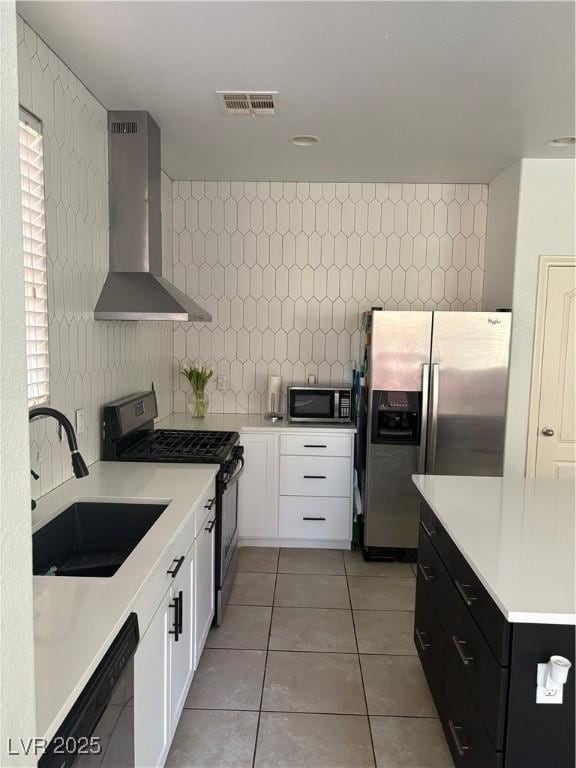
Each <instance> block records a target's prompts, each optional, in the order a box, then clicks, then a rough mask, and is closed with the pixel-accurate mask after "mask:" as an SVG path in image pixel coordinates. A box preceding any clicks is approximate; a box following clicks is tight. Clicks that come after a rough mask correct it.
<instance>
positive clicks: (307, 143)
mask: <svg viewBox="0 0 576 768" xmlns="http://www.w3.org/2000/svg"><path fill="white" fill-rule="evenodd" d="M290 141H291V142H292V144H296V146H297V147H313V146H314V144H318V142H319V141H320V139H319V138H318V136H293V137H292V138H291V139H290Z"/></svg>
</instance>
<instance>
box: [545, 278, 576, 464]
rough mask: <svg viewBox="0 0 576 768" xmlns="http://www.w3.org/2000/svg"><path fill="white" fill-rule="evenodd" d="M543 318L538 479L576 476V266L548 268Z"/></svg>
mask: <svg viewBox="0 0 576 768" xmlns="http://www.w3.org/2000/svg"><path fill="white" fill-rule="evenodd" d="M540 307H541V311H542V312H544V319H543V328H544V333H543V344H542V358H541V360H542V363H541V366H540V401H539V405H538V424H537V429H538V434H537V437H536V477H554V478H574V477H575V476H576V424H575V419H576V411H575V408H574V400H575V398H576V378H575V373H574V371H575V369H574V366H575V348H576V335H575V330H574V325H575V323H576V267H574V266H552V267H550V268H549V270H548V280H547V286H546V301H545V303H544V302H540Z"/></svg>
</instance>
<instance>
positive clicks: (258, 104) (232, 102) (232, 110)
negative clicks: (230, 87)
mask: <svg viewBox="0 0 576 768" xmlns="http://www.w3.org/2000/svg"><path fill="white" fill-rule="evenodd" d="M218 96H219V97H220V99H221V100H222V105H223V107H224V111H225V112H226V114H227V115H244V116H252V117H259V116H260V115H275V114H276V108H277V105H276V101H277V96H278V91H250V92H246V91H218Z"/></svg>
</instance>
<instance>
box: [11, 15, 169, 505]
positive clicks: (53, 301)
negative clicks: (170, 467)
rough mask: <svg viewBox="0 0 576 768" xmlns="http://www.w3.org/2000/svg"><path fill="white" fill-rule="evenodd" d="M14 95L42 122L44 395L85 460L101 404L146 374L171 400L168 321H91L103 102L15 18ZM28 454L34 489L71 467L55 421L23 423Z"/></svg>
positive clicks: (102, 253)
mask: <svg viewBox="0 0 576 768" xmlns="http://www.w3.org/2000/svg"><path fill="white" fill-rule="evenodd" d="M18 66H19V83H20V103H21V104H22V106H23V107H25V108H26V109H28V110H29V111H31V112H33V113H34V114H35V115H36V116H37V117H38V118H40V120H42V123H43V137H44V157H45V190H46V235H47V249H48V311H49V339H50V392H51V397H50V401H51V405H53V406H54V407H55V408H58V409H60V410H62V411H64V413H66V415H68V416H69V417H70V418H71V419H72V420H73V419H74V413H75V410H76V409H77V408H84V409H85V412H86V431H85V432H84V433H83V434H81V435H79V444H80V450H81V451H82V453H83V455H84V457H85V459H86V461H87V462H88V463H90V462H92V461H94V460H96V459H98V458H99V456H100V443H101V413H100V409H101V406H102V405H103V404H104V403H106V402H108V401H110V400H113V399H114V398H116V397H120V396H122V395H124V394H128V393H130V392H132V391H135V390H136V391H137V390H139V389H143V388H146V389H147V388H149V386H150V383H151V382H152V381H154V383H155V385H156V391H157V394H158V405H159V410H160V414H161V415H167V414H168V413H170V411H171V410H172V390H173V365H172V360H173V324H172V323H128V322H98V323H97V322H95V321H94V316H93V313H94V306H95V304H96V300H97V298H98V296H99V293H100V289H101V287H102V284H103V282H104V278H105V276H106V272H107V270H108V171H107V167H108V152H107V146H108V141H107V116H106V110H105V109H104V107H103V106H102V105H101V104H100V103H99V102H98V101H97V100H96V99H95V98H94V97H93V96H92V94H91V93H90V92H89V91H88V90H87V89H86V88H85V87H84V85H83V84H82V83H81V82H80V81H79V80H78V79H77V78H76V77H75V75H74V74H73V73H72V72H71V71H70V70H69V69H68V68H67V67H66V65H65V64H64V62H63V61H61V60H60V59H59V58H58V57H57V56H56V54H55V53H54V52H53V51H51V50H50V49H49V48H47V46H46V45H45V44H44V42H43V41H42V40H41V39H40V38H39V37H38V36H37V35H36V34H35V32H34V31H33V30H32V29H31V28H30V27H29V26H28V25H27V24H26V23H25V22H24V21H23V20H22V19H21V18H18ZM162 204H163V209H164V216H163V228H162V243H163V250H164V274H165V275H166V276H167V277H170V276H171V272H172V258H171V256H172V232H173V230H172V210H171V209H172V182H171V180H170V179H169V178H168V177H167V176H166V175H165V174H163V177H162ZM31 462H32V467H33V468H34V469H35V470H36V471H37V472H39V474H40V480H38V481H32V494H33V496H36V497H37V496H39V495H41V494H43V493H46V492H47V491H49V490H51V489H52V488H54V487H55V486H57V485H59V484H60V483H62V482H63V481H64V480H67V479H68V478H69V477H71V475H72V471H71V465H70V455H69V452H68V448H67V446H66V444H65V442H64V443H61V442H60V441H59V439H58V435H57V432H56V427H55V423H54V422H53V421H52V420H46V419H41V420H38V421H36V422H34V423H33V424H32V426H31Z"/></svg>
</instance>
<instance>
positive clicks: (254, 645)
mask: <svg viewBox="0 0 576 768" xmlns="http://www.w3.org/2000/svg"><path fill="white" fill-rule="evenodd" d="M271 616H272V608H267V607H265V606H260V605H229V606H228V607H227V608H226V613H225V615H224V622H223V623H222V626H221V627H214V628H213V629H211V630H210V633H209V634H208V639H207V640H206V647H207V648H236V649H253V650H266V648H267V647H268V633H269V630H270V618H271Z"/></svg>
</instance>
